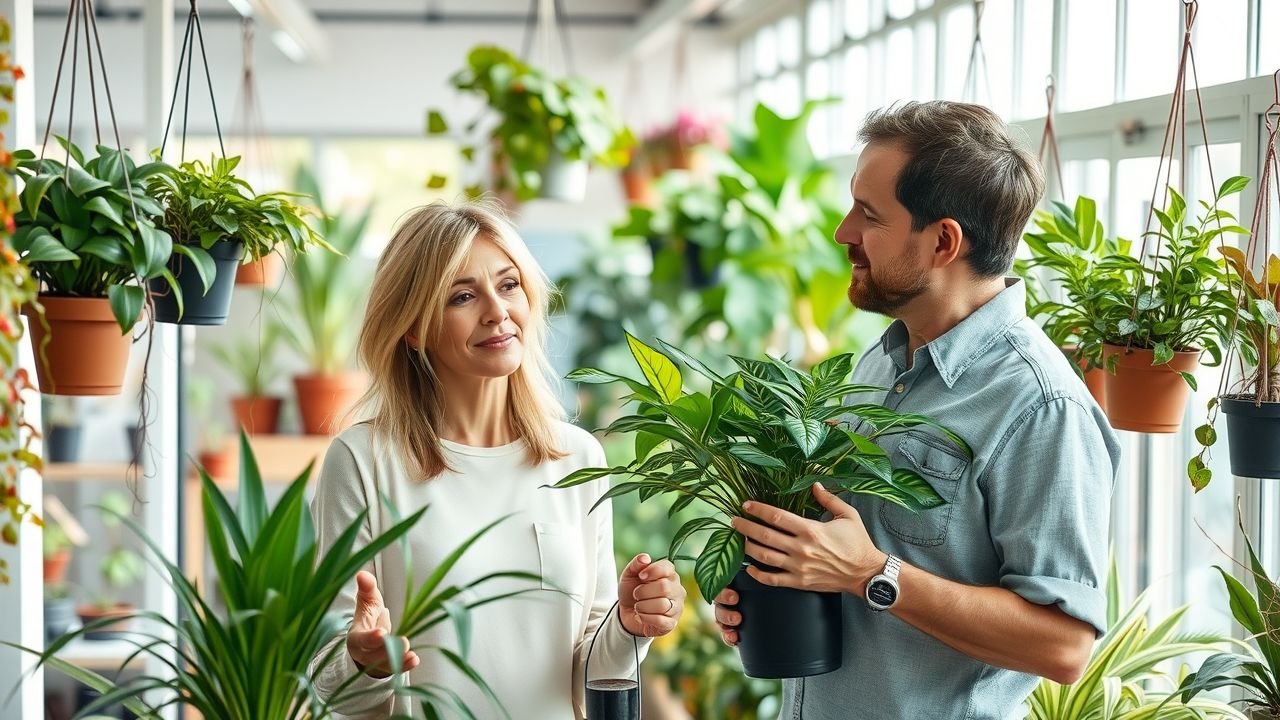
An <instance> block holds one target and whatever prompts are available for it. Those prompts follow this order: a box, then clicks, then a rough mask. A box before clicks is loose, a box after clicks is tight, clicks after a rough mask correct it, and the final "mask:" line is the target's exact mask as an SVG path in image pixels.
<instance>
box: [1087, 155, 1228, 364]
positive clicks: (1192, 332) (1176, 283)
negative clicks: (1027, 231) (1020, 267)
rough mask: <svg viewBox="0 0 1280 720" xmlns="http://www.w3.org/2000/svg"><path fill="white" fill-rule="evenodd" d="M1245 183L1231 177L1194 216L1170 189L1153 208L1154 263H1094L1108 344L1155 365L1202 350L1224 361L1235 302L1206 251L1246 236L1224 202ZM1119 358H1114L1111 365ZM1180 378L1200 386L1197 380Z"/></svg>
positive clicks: (1114, 259)
mask: <svg viewBox="0 0 1280 720" xmlns="http://www.w3.org/2000/svg"><path fill="white" fill-rule="evenodd" d="M1248 183H1249V179H1248V178H1246V177H1238V176H1237V177H1232V178H1228V179H1227V180H1226V181H1225V182H1223V183H1222V185H1221V186H1220V187H1219V188H1218V190H1217V192H1216V193H1214V196H1213V202H1212V203H1208V202H1204V201H1201V202H1200V204H1201V206H1202V207H1203V208H1204V213H1203V214H1201V215H1200V216H1199V217H1197V218H1195V219H1194V220H1193V219H1191V217H1190V216H1189V215H1188V214H1187V203H1186V200H1184V199H1183V197H1182V196H1181V195H1179V194H1178V192H1177V191H1176V190H1174V189H1173V188H1169V204H1168V206H1167V207H1166V208H1165V209H1164V210H1160V209H1159V208H1157V209H1155V210H1154V211H1153V212H1154V213H1155V215H1156V217H1157V218H1158V219H1159V221H1160V227H1159V229H1157V230H1153V231H1151V232H1150V233H1149V235H1151V236H1153V237H1154V238H1156V239H1157V242H1158V244H1159V245H1161V246H1162V247H1161V249H1160V252H1159V253H1158V254H1157V255H1156V258H1155V261H1154V262H1153V263H1148V262H1146V260H1145V259H1144V258H1134V257H1132V256H1130V255H1128V254H1120V253H1116V254H1113V255H1109V256H1107V257H1106V258H1105V259H1104V260H1103V261H1102V262H1101V263H1099V264H1098V265H1097V271H1098V276H1097V279H1098V282H1099V283H1100V284H1101V288H1100V290H1099V295H1098V303H1097V311H1098V313H1099V316H1098V317H1099V320H1100V321H1101V323H1102V327H1103V328H1104V330H1103V332H1102V335H1101V338H1100V340H1101V341H1102V342H1103V343H1105V344H1108V345H1116V346H1131V347H1134V348H1141V349H1145V350H1151V351H1153V364H1154V365H1162V364H1165V363H1167V362H1169V361H1170V360H1172V359H1173V356H1174V353H1176V352H1180V351H1201V350H1203V351H1204V352H1206V353H1208V355H1209V358H1210V360H1209V361H1206V362H1205V364H1206V365H1209V366H1211V367H1212V366H1214V365H1218V364H1220V363H1221V362H1222V357H1223V354H1224V353H1223V346H1224V344H1226V343H1227V342H1229V338H1228V334H1229V327H1230V323H1231V318H1232V317H1234V316H1235V314H1236V301H1235V297H1234V296H1233V295H1232V294H1231V291H1230V289H1229V287H1228V283H1227V278H1226V273H1225V270H1224V268H1223V266H1222V264H1221V263H1219V262H1218V261H1217V260H1215V259H1213V258H1212V257H1210V256H1209V253H1210V250H1211V249H1212V248H1213V246H1214V244H1215V243H1216V242H1217V241H1218V239H1219V237H1220V236H1222V235H1223V234H1239V235H1248V234H1249V230H1248V229H1246V228H1243V227H1240V226H1239V225H1237V224H1235V217H1234V216H1233V215H1232V214H1231V213H1230V212H1228V211H1226V210H1224V209H1222V208H1221V207H1220V205H1221V203H1222V201H1223V199H1225V198H1227V197H1229V196H1231V195H1235V194H1237V193H1239V192H1240V191H1241V190H1243V189H1244V187H1245V186H1246V185H1247V184H1248ZM1118 360H1119V358H1118V356H1114V355H1113V356H1112V360H1111V361H1110V362H1109V363H1108V364H1109V365H1114V363H1115V362H1118ZM1107 369H1108V370H1113V369H1114V367H1108V368H1107ZM1182 376H1183V379H1184V380H1186V382H1187V384H1188V385H1190V386H1191V387H1192V389H1195V387H1196V381H1195V377H1194V376H1193V375H1191V374H1190V373H1182Z"/></svg>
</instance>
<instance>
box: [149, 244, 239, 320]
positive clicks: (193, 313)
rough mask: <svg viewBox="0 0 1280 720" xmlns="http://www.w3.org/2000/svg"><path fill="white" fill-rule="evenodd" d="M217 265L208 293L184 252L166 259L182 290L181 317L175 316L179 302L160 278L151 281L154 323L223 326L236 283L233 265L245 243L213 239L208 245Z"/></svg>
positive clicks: (235, 266) (234, 266)
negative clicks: (210, 244) (214, 241)
mask: <svg viewBox="0 0 1280 720" xmlns="http://www.w3.org/2000/svg"><path fill="white" fill-rule="evenodd" d="M209 254H210V255H212V256H213V264H214V266H215V267H216V268H217V270H216V273H215V274H214V277H213V284H212V285H210V286H209V292H207V293H206V292H205V291H204V284H203V283H202V282H201V281H200V273H198V272H196V269H195V267H194V266H193V265H192V264H191V260H189V259H188V258H187V257H186V256H185V255H178V254H176V253H175V254H174V255H173V256H172V257H170V258H169V271H170V272H172V273H173V276H174V278H176V279H177V281H178V287H179V288H181V289H182V317H181V319H179V317H178V301H177V298H175V297H174V294H173V288H171V287H169V283H168V282H166V281H165V280H164V279H162V278H157V279H155V280H152V281H150V285H149V286H150V288H151V297H153V298H154V299H155V303H156V322H162V323H172V324H175V325H223V324H225V323H226V322H227V313H228V312H230V310H231V294H232V291H233V290H234V289H235V286H236V268H237V266H238V265H239V264H240V259H241V258H242V257H244V243H242V242H240V241H238V240H236V241H231V240H223V241H222V242H216V243H214V244H213V247H211V248H209Z"/></svg>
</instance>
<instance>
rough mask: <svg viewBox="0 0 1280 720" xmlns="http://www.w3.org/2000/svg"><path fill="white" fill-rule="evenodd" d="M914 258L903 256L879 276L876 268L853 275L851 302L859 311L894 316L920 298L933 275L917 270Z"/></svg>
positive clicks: (850, 288)
mask: <svg viewBox="0 0 1280 720" xmlns="http://www.w3.org/2000/svg"><path fill="white" fill-rule="evenodd" d="M911 260H912V258H910V257H907V258H903V260H902V263H901V264H900V265H899V266H898V267H897V268H893V267H887V268H886V269H885V270H884V271H883V273H882V274H880V275H876V274H875V272H874V268H870V269H868V270H867V271H866V272H864V273H861V274H860V275H857V276H853V277H851V278H850V283H849V302H851V303H853V306H854V307H856V308H858V309H859V310H866V311H867V312H873V313H878V314H880V315H893V313H894V311H896V310H898V309H899V308H901V307H902V306H903V305H906V304H907V303H909V302H911V301H912V300H914V299H916V298H918V297H920V296H921V295H923V294H924V292H925V291H926V290H928V289H929V276H928V275H927V274H926V273H923V272H918V271H916V270H915V269H914V268H913V266H912V263H911Z"/></svg>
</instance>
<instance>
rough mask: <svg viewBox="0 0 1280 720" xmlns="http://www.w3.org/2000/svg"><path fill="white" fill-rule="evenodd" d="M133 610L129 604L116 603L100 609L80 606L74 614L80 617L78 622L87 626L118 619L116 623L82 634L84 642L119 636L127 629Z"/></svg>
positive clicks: (93, 606) (96, 606) (95, 606)
mask: <svg viewBox="0 0 1280 720" xmlns="http://www.w3.org/2000/svg"><path fill="white" fill-rule="evenodd" d="M133 611H134V608H133V606H132V605H130V604H129V603H116V604H115V605H113V606H111V607H105V608H104V607H100V606H98V605H81V606H80V607H78V608H76V614H77V615H79V616H80V622H82V623H84V624H85V625H88V624H90V623H95V622H98V621H99V620H106V619H108V618H118V619H117V620H116V622H113V623H108V624H106V625H104V626H103V627H100V628H98V629H96V630H91V631H89V632H86V633H85V634H84V639H86V640H111V639H114V638H117V637H119V636H120V633H122V632H126V631H128V629H129V622H130V620H131V619H132V618H130V615H132V614H133Z"/></svg>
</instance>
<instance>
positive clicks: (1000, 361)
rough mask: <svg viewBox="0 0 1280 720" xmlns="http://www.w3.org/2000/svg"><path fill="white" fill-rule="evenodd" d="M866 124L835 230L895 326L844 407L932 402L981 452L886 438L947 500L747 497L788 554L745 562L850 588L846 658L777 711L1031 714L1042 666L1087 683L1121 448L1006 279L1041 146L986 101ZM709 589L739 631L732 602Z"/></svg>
mask: <svg viewBox="0 0 1280 720" xmlns="http://www.w3.org/2000/svg"><path fill="white" fill-rule="evenodd" d="M860 137H861V138H862V140H863V141H865V142H866V143H867V145H866V149H865V150H863V152H862V154H861V155H860V156H859V158H858V167H857V171H856V173H855V175H854V177H853V182H852V191H853V208H852V209H851V210H850V211H849V214H848V215H846V216H845V218H844V221H843V222H841V224H840V227H839V229H838V230H836V235H835V240H836V242H838V243H840V244H841V245H843V246H845V248H846V249H847V251H848V255H849V260H850V261H851V262H852V263H853V276H852V280H851V284H850V286H849V300H850V301H851V302H852V303H853V304H854V305H855V306H856V307H858V308H860V309H863V310H867V311H871V312H877V313H881V314H884V315H887V316H889V317H891V318H893V319H894V322H893V324H892V325H891V326H890V327H889V329H888V330H887V331H886V332H885V333H884V335H883V336H882V337H881V339H880V341H879V342H877V343H875V344H874V345H872V346H871V347H869V348H867V350H866V351H865V352H864V354H863V355H862V357H861V359H860V360H859V362H858V365H857V367H856V369H855V370H854V375H853V382H856V383H865V384H869V385H874V386H877V387H883V388H887V391H886V392H884V393H883V394H881V393H873V394H870V395H860V396H858V397H854V398H850V401H851V402H881V403H883V404H884V405H885V406H887V407H889V408H892V409H895V410H898V411H900V412H913V413H921V414H925V415H929V416H931V417H933V418H934V419H936V420H937V421H938V422H939V423H941V424H942V425H943V426H945V427H948V428H949V429H951V430H953V431H955V432H956V433H957V434H959V435H960V436H961V437H962V438H963V439H964V440H965V441H966V442H967V443H968V444H969V446H970V447H971V448H972V449H973V458H972V459H968V458H966V457H964V455H963V454H962V453H961V452H959V451H957V450H956V449H955V448H954V446H952V445H951V444H950V443H948V442H946V441H945V440H943V439H940V436H939V435H937V434H936V433H932V432H926V431H922V430H920V429H914V430H912V431H911V432H909V433H906V434H904V435H898V436H896V437H890V438H885V439H883V440H882V441H881V443H882V445H883V446H884V448H885V449H886V450H887V451H888V452H889V453H890V456H891V459H892V460H893V462H894V465H895V467H904V468H909V469H912V470H915V471H916V472H918V473H920V474H921V476H923V477H924V478H925V479H926V480H928V481H929V482H930V484H932V485H933V487H934V488H935V489H936V490H937V491H938V492H939V493H940V494H941V495H942V496H943V498H945V499H946V500H947V503H948V504H946V505H943V506H941V507H939V508H937V509H934V510H927V511H923V512H921V513H919V514H918V515H917V514H914V513H911V512H909V511H907V510H904V509H902V508H900V507H898V506H896V505H893V504H890V503H887V502H884V501H881V500H879V499H875V498H869V497H865V496H850V500H849V503H846V502H844V501H843V500H841V499H840V498H837V497H835V496H834V495H832V494H831V493H829V492H827V491H826V490H824V489H822V488H821V487H820V486H815V487H814V490H813V492H814V494H815V495H816V497H817V499H818V501H819V502H820V503H821V504H822V506H823V507H824V508H826V509H827V510H828V511H829V512H830V514H831V519H830V520H828V521H826V522H818V521H812V520H805V519H803V518H800V517H797V516H795V515H792V514H790V513H787V512H784V511H782V510H779V509H777V508H773V507H769V506H767V505H762V504H760V503H747V504H746V505H745V506H744V515H745V516H749V517H752V518H754V519H758V520H759V522H755V521H753V520H749V519H746V518H736V519H735V520H734V527H735V528H736V529H737V530H738V531H739V532H741V533H742V534H743V535H745V536H746V541H747V542H746V552H747V554H748V555H749V556H750V557H752V558H755V559H756V560H758V561H760V562H762V563H765V564H767V565H770V566H773V567H775V568H778V570H777V571H776V572H762V571H760V570H757V569H756V568H754V567H752V568H751V569H750V570H749V571H748V572H750V573H751V575H752V576H753V577H755V578H756V579H757V580H759V581H760V582H762V583H764V584H767V585H773V586H783V587H793V588H801V589H805V590H816V591H827V592H841V593H844V594H845V595H844V598H843V599H844V635H845V638H844V647H845V650H844V663H843V666H842V667H841V668H840V669H839V670H837V671H835V672H831V673H828V674H825V675H819V676H815V677H808V678H799V679H795V680H788V681H786V684H785V700H784V704H783V710H782V717H783V718H785V719H787V720H791V719H792V718H804V720H837V719H838V720H863V719H865V720H920V719H923V718H929V719H933V718H957V719H961V718H962V719H964V720H988V719H998V720H1005V719H1010V720H1012V719H1013V718H1021V717H1023V716H1024V710H1023V709H1022V703H1023V701H1024V700H1025V699H1026V697H1027V695H1029V694H1030V692H1031V691H1032V689H1034V687H1035V685H1036V683H1037V681H1038V679H1039V677H1047V678H1049V679H1051V680H1054V681H1056V682H1059V683H1071V682H1073V681H1075V680H1076V679H1078V678H1079V677H1080V675H1081V673H1082V671H1083V669H1084V666H1085V665H1086V664H1087V662H1088V659H1089V655H1090V652H1091V649H1092V646H1093V641H1094V640H1095V638H1096V637H1097V635H1099V634H1101V633H1102V632H1103V631H1104V630H1105V623H1106V601H1105V598H1104V595H1103V592H1102V589H1101V587H1100V585H1101V582H1102V578H1103V577H1104V569H1103V564H1104V556H1105V555H1106V547H1107V529H1108V519H1109V512H1110V510H1109V508H1110V498H1111V486H1112V480H1113V476H1114V473H1115V469H1116V466H1117V463H1118V461H1119V447H1118V444H1117V442H1116V439H1115V435H1114V433H1113V432H1112V430H1111V428H1110V426H1109V425H1108V423H1107V421H1106V418H1105V416H1104V415H1103V414H1102V412H1101V410H1100V409H1099V408H1098V406H1097V405H1096V404H1095V403H1094V402H1093V400H1092V399H1091V397H1090V396H1089V393H1088V391H1087V390H1086V388H1085V386H1084V384H1083V383H1082V382H1081V381H1080V380H1079V378H1078V377H1077V376H1076V374H1075V372H1074V370H1073V369H1072V368H1071V366H1070V365H1069V363H1068V361H1067V359H1066V358H1065V356H1064V355H1063V353H1062V352H1061V351H1060V350H1059V349H1058V348H1057V347H1055V346H1054V345H1053V344H1052V343H1051V342H1050V341H1049V339H1048V338H1047V337H1046V336H1045V335H1044V333H1043V332H1042V331H1041V330H1040V328H1039V327H1037V326H1036V325H1035V324H1034V323H1033V322H1032V321H1031V320H1030V319H1029V318H1027V316H1026V313H1025V310H1024V308H1025V305H1024V303H1025V290H1024V288H1023V285H1022V283H1021V282H1020V281H1018V280H1016V279H1006V278H1005V275H1006V274H1007V273H1008V272H1009V269H1010V267H1011V266H1012V264H1013V258H1014V254H1015V252H1016V250H1017V247H1018V241H1019V238H1020V236H1021V234H1022V230H1023V228H1024V226H1025V225H1026V223H1027V219H1028V218H1029V216H1030V214H1031V212H1032V210H1033V209H1034V208H1035V205H1036V203H1037V202H1038V201H1039V199H1040V195H1041V193H1042V192H1043V190H1044V178H1043V174H1042V171H1041V170H1040V167H1039V165H1038V163H1037V162H1036V161H1035V159H1034V158H1032V157H1031V156H1030V155H1029V154H1027V153H1026V152H1024V151H1023V150H1021V149H1019V148H1018V147H1017V146H1016V144H1015V143H1014V141H1013V140H1012V139H1010V137H1009V134H1008V132H1007V129H1006V128H1005V126H1004V124H1003V123H1002V122H1001V121H1000V119H999V118H998V117H997V116H996V115H995V114H994V113H992V112H991V111H990V110H988V109H986V108H983V107H979V106H976V105H966V104H960V103H951V102H927V103H908V104H906V105H902V106H900V107H895V108H890V109H886V110H881V111H878V112H876V113H873V114H872V115H871V116H870V117H869V118H868V119H867V122H866V125H865V126H864V127H863V128H862V131H861V133H860ZM873 579H874V580H873ZM868 583H872V589H873V590H874V592H871V593H868V592H867V590H868ZM895 584H896V587H894V585H895ZM868 595H870V599H868ZM716 600H717V603H716V604H717V607H716V619H717V621H718V622H719V623H720V626H721V632H722V634H723V636H724V640H725V642H727V643H729V644H736V643H737V641H738V636H737V632H736V631H735V629H734V628H735V627H736V626H737V625H738V624H740V623H741V620H742V618H741V615H740V614H739V613H738V612H737V611H736V610H735V609H734V607H733V605H734V603H736V602H737V596H736V594H735V593H734V592H733V591H732V590H726V591H725V592H723V593H722V594H721V595H720V596H719V597H718V598H717V599H716Z"/></svg>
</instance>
